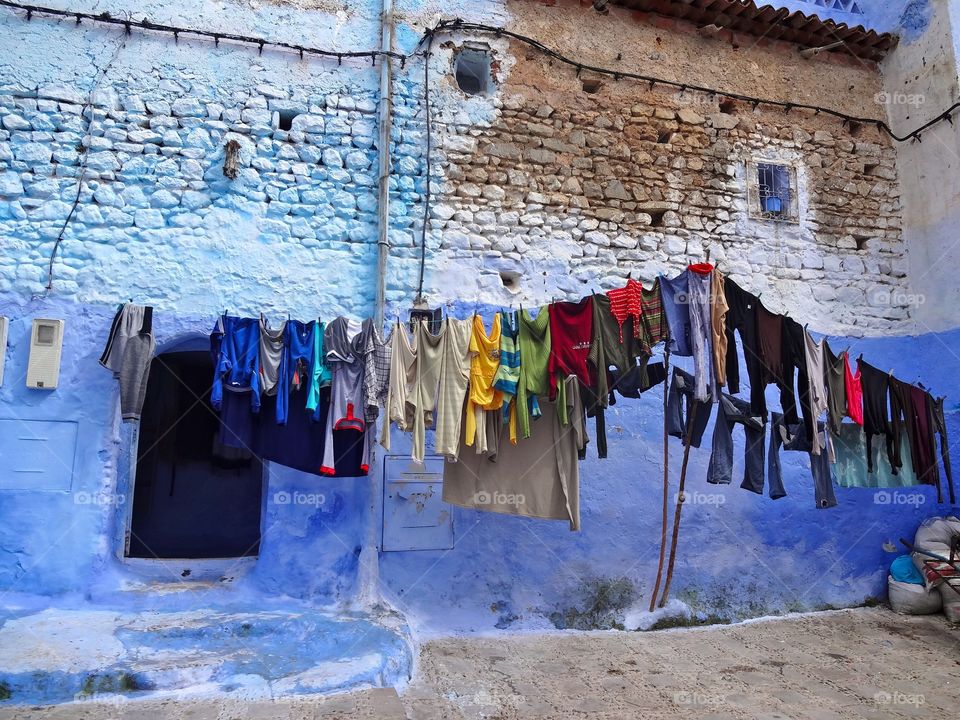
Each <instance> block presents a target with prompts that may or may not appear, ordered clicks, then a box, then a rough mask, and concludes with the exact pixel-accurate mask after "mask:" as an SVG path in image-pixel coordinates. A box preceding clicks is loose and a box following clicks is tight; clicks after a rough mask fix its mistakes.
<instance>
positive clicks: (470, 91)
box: [453, 48, 493, 95]
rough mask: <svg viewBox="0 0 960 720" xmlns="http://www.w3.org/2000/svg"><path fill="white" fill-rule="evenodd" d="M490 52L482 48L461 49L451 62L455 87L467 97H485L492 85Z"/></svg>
mask: <svg viewBox="0 0 960 720" xmlns="http://www.w3.org/2000/svg"><path fill="white" fill-rule="evenodd" d="M490 62H491V60H490V51H489V50H486V49H483V48H463V49H462V50H460V51H459V52H458V53H457V54H456V57H455V58H454V60H453V72H454V77H455V78H456V81H457V87H459V88H460V90H462V91H463V92H464V93H465V94H467V95H486V94H487V93H489V92H490V86H491V85H492V84H493V76H492V75H491V70H490Z"/></svg>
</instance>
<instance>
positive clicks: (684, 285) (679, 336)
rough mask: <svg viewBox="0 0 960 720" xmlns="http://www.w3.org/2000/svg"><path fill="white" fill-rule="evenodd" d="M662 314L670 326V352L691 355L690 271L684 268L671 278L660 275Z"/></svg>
mask: <svg viewBox="0 0 960 720" xmlns="http://www.w3.org/2000/svg"><path fill="white" fill-rule="evenodd" d="M660 294H661V296H662V297H663V314H664V315H666V316H667V325H668V326H669V327H670V353H671V354H672V355H680V356H683V357H691V356H692V355H693V343H692V342H691V340H690V333H691V328H690V271H689V270H684V271H683V272H682V273H680V274H679V275H677V276H676V277H675V278H673V280H667V278H665V277H664V276H663V275H661V276H660Z"/></svg>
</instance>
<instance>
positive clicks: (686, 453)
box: [659, 403, 698, 607]
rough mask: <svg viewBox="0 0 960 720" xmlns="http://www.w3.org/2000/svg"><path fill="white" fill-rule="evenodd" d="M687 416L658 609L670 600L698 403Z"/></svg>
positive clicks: (693, 405)
mask: <svg viewBox="0 0 960 720" xmlns="http://www.w3.org/2000/svg"><path fill="white" fill-rule="evenodd" d="M691 405H692V407H691V408H690V414H689V415H687V428H686V430H685V431H684V435H683V445H684V447H683V464H682V465H681V466H680V484H679V486H678V487H677V509H676V510H675V511H674V513H673V537H672V538H671V540H670V560H669V562H668V563H667V579H666V580H665V581H664V583H663V596H662V597H661V598H660V605H659V607H664V606H665V605H666V604H667V600H668V599H669V598H670V582H671V581H672V580H673V564H674V562H675V561H676V559H677V539H678V538H679V536H680V511H681V510H682V509H683V501H684V497H683V488H684V485H685V484H686V482H687V463H688V462H689V460H690V436H691V434H692V433H693V421H694V418H696V416H697V405H698V403H691Z"/></svg>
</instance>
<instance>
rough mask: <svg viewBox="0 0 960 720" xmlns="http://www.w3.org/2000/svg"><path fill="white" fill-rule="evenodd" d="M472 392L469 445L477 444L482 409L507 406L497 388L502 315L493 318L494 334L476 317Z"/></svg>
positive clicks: (474, 323) (467, 430) (471, 369)
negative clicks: (475, 439)
mask: <svg viewBox="0 0 960 720" xmlns="http://www.w3.org/2000/svg"><path fill="white" fill-rule="evenodd" d="M470 355H471V357H470V391H469V393H468V395H467V422H466V440H465V442H466V444H467V445H469V446H472V445H473V441H474V438H475V437H476V434H477V416H478V414H479V411H481V410H499V409H500V408H501V407H503V393H502V392H500V391H499V390H495V389H494V387H493V377H494V375H496V374H497V368H499V367H500V313H496V314H495V315H494V316H493V326H492V327H491V329H490V335H487V333H486V330H485V328H484V327H483V318H481V317H480V316H479V315H474V316H473V334H472V335H471V337H470Z"/></svg>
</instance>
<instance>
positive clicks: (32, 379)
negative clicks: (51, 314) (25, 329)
mask: <svg viewBox="0 0 960 720" xmlns="http://www.w3.org/2000/svg"><path fill="white" fill-rule="evenodd" d="M62 348H63V320H46V319H40V318H37V319H35V320H34V321H33V331H32V332H31V333H30V359H29V361H28V362H27V387H28V388H38V389H40V390H53V389H54V388H56V387H57V382H58V381H59V380H60V352H61V350H62Z"/></svg>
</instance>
